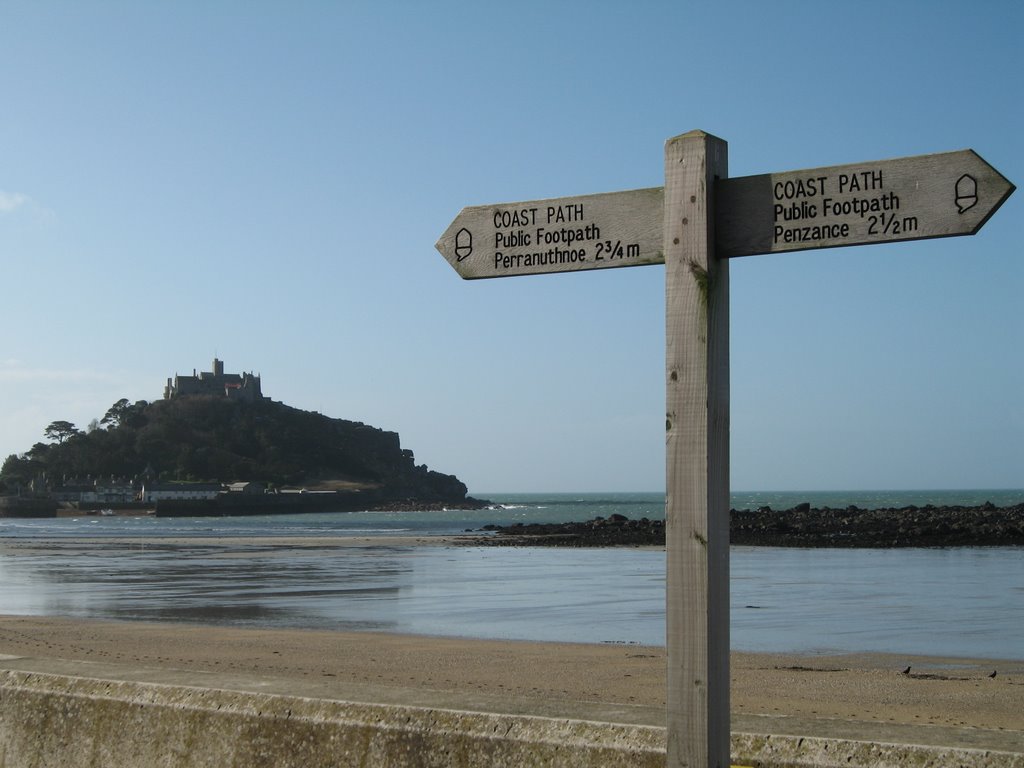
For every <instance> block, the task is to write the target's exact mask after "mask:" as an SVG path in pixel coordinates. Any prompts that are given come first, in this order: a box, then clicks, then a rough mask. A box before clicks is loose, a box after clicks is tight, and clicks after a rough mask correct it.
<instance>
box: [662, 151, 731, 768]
mask: <svg viewBox="0 0 1024 768" xmlns="http://www.w3.org/2000/svg"><path fill="white" fill-rule="evenodd" d="M727 175H728V145H727V144H726V143H725V142H724V141H722V140H721V139H718V138H715V137H714V136H710V135H708V134H706V133H703V132H700V131H693V132H690V133H686V134H683V135H682V136H677V137H676V138H673V139H669V140H668V141H667V142H666V144H665V218H664V237H665V268H666V269H665V291H666V306H665V310H666V312H665V315H666V341H667V350H666V357H665V361H666V371H665V374H666V379H667V382H666V414H667V421H666V429H667V434H666V489H665V490H666V497H665V519H666V525H665V535H666V561H667V562H666V571H667V573H666V576H667V583H666V624H667V637H666V646H667V651H668V676H667V677H668V692H667V695H668V698H667V712H666V715H667V727H668V741H667V756H668V761H667V763H668V766H669V768H682V767H683V766H686V767H687V768H704V766H708V767H709V768H728V766H729V262H728V260H727V259H721V260H719V259H716V258H715V255H714V254H715V248H714V246H715V244H714V221H715V219H714V210H713V208H714V192H715V179H716V178H725V177H726V176H727Z"/></svg>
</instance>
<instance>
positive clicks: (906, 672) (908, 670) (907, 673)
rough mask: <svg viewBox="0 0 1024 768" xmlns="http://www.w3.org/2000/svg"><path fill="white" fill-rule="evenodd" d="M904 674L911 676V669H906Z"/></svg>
mask: <svg viewBox="0 0 1024 768" xmlns="http://www.w3.org/2000/svg"><path fill="white" fill-rule="evenodd" d="M903 674H904V675H909V674H910V667H907V668H906V669H904V670H903Z"/></svg>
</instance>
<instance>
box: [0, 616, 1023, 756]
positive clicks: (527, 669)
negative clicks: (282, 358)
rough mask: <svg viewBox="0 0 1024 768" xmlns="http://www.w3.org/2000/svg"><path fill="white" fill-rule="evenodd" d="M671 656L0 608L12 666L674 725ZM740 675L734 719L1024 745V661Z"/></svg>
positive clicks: (846, 664) (810, 729)
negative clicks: (668, 710) (669, 700)
mask: <svg viewBox="0 0 1024 768" xmlns="http://www.w3.org/2000/svg"><path fill="white" fill-rule="evenodd" d="M665 663H666V658H665V649H664V648H663V647H651V646H640V645H619V644H596V645H594V644H577V643H537V642H523V641H498V640H475V639H466V638H453V637H429V636H416V635H392V634H382V633H372V632H368V633H361V632H334V631H325V630H286V629H250V628H243V629H239V628H225V627H200V626H195V625H182V624H161V623H143V622H117V621H94V620H78V619H65V618H52V617H21V616H0V669H7V670H20V671H27V672H37V673H38V672H41V673H52V674H67V675H75V676H81V677H89V678H98V679H124V680H137V681H147V682H158V683H167V684H175V685H190V686H200V687H213V688H220V689H227V690H251V691H259V692H269V693H283V694H289V695H301V696H308V697H312V698H326V699H337V700H345V701H353V700H354V701H375V702H380V703H399V704H406V705H413V706H440V707H443V708H451V709H462V710H467V709H469V710H473V711H495V712H505V713H510V714H517V713H518V714H537V715H543V716H550V717H559V718H562V717H580V718H582V719H597V720H606V721H608V722H623V723H636V724H644V725H661V724H663V720H664V707H665V691H664V685H665ZM908 667H909V672H905V671H904V670H906V669H907V668H908ZM993 671H996V672H997V675H996V676H995V677H994V678H993V677H990V676H989V675H990V674H991V672H993ZM731 678H732V684H731V700H732V706H731V712H732V720H733V726H732V727H733V730H734V731H736V730H740V731H750V732H761V733H793V734H796V735H815V734H823V733H824V734H836V733H838V732H843V733H854V734H859V736H858V737H859V738H865V739H867V740H879V741H892V740H895V741H905V742H906V743H938V744H946V745H949V746H967V747H972V748H985V749H1001V750H1004V751H1020V749H1019V745H1020V744H1024V732H1022V731H1024V729H1022V722H1021V720H1020V712H1021V711H1022V709H1024V660H985V659H969V658H951V657H929V656H913V655H899V654H843V655H829V656H808V655H799V654H774V653H772V654H769V653H744V652H733V653H732V654H731ZM1014 745H1018V746H1017V747H1016V748H1015V747H1014Z"/></svg>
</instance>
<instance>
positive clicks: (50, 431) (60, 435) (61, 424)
mask: <svg viewBox="0 0 1024 768" xmlns="http://www.w3.org/2000/svg"><path fill="white" fill-rule="evenodd" d="M80 434H82V431H81V430H80V429H79V428H78V427H76V426H75V425H74V424H72V423H71V422H70V421H54V422H52V423H51V424H50V426H48V427H47V428H46V429H45V430H43V435H44V436H45V437H46V439H48V440H56V441H57V444H58V445H63V444H64V441H65V440H67V439H68V438H69V437H74V436H75V435H80Z"/></svg>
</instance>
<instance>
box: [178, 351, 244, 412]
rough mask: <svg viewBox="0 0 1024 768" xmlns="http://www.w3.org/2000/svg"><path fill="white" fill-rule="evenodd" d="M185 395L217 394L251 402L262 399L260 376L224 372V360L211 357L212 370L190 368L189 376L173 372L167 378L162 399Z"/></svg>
mask: <svg viewBox="0 0 1024 768" xmlns="http://www.w3.org/2000/svg"><path fill="white" fill-rule="evenodd" d="M186 395H219V396H220V397H226V398H228V399H231V400H244V401H245V402H248V403H252V402H255V401H257V400H262V399H263V392H262V391H261V390H260V377H259V376H256V375H255V374H253V373H224V362H223V361H222V360H218V359H217V358H216V357H215V358H213V370H212V371H203V372H201V373H198V374H197V373H196V371H195V369H192V375H191V376H179V375H178V374H174V378H173V379H168V380H167V386H166V387H164V399H165V400H170V399H171V398H172V397H183V396H186Z"/></svg>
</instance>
